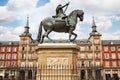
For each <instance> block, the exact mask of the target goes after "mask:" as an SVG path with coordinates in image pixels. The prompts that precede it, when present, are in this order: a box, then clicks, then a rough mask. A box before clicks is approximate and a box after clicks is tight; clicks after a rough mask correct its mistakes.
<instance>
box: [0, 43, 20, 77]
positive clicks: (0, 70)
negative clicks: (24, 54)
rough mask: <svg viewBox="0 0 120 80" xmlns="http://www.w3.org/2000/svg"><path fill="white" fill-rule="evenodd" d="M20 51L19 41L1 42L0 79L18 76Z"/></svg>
mask: <svg viewBox="0 0 120 80" xmlns="http://www.w3.org/2000/svg"><path fill="white" fill-rule="evenodd" d="M18 51H19V44H18V41H7V42H5V41H4V42H0V79H3V78H8V77H12V78H16V76H17V67H18Z"/></svg>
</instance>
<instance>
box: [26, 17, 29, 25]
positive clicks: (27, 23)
mask: <svg viewBox="0 0 120 80" xmlns="http://www.w3.org/2000/svg"><path fill="white" fill-rule="evenodd" d="M26 26H28V27H29V16H27V22H26Z"/></svg>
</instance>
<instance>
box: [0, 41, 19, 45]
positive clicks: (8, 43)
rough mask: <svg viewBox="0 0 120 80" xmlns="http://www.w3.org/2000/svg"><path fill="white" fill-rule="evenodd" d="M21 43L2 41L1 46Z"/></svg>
mask: <svg viewBox="0 0 120 80" xmlns="http://www.w3.org/2000/svg"><path fill="white" fill-rule="evenodd" d="M7 45H19V41H0V46H7Z"/></svg>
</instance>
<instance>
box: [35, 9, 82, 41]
mask: <svg viewBox="0 0 120 80" xmlns="http://www.w3.org/2000/svg"><path fill="white" fill-rule="evenodd" d="M77 18H79V19H80V21H83V18H84V12H83V10H74V11H72V12H71V13H70V14H69V15H68V16H67V18H65V19H61V18H59V17H57V18H53V17H47V18H45V19H43V20H42V21H41V23H40V26H39V31H38V36H37V41H38V42H40V43H42V42H43V41H44V38H45V37H47V38H48V39H49V40H51V39H50V38H49V36H48V35H49V33H50V32H52V31H55V32H65V33H69V40H70V41H74V40H75V39H76V37H77V34H75V33H74V32H73V31H74V30H75V28H76V24H77ZM67 24H68V25H67ZM42 26H43V28H44V30H45V33H44V34H43V35H42ZM72 35H74V38H73V39H71V36H72ZM41 37H42V39H41ZM51 41H52V40H51Z"/></svg>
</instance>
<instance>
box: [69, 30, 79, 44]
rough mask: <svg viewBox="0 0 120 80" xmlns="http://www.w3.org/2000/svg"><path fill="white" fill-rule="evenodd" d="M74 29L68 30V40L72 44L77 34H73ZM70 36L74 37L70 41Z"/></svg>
mask: <svg viewBox="0 0 120 80" xmlns="http://www.w3.org/2000/svg"><path fill="white" fill-rule="evenodd" d="M73 31H74V28H70V30H69V40H70V41H71V42H72V41H74V40H75V39H76V37H77V34H75V33H74V32H73ZM72 35H74V38H73V39H71V36H72Z"/></svg>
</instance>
